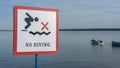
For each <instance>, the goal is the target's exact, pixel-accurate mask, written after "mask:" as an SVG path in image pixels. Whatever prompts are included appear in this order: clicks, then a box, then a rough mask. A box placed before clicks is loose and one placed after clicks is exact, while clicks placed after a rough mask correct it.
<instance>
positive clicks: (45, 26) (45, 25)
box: [41, 22, 48, 30]
mask: <svg viewBox="0 0 120 68" xmlns="http://www.w3.org/2000/svg"><path fill="white" fill-rule="evenodd" d="M41 24H42V25H43V27H42V28H41V30H43V29H44V28H46V30H48V27H47V25H48V22H47V23H46V24H44V23H43V22H41Z"/></svg>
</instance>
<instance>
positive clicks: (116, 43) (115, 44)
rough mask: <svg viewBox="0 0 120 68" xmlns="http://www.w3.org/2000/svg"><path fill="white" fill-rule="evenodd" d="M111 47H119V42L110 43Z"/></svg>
mask: <svg viewBox="0 0 120 68" xmlns="http://www.w3.org/2000/svg"><path fill="white" fill-rule="evenodd" d="M112 47H120V42H116V41H112Z"/></svg>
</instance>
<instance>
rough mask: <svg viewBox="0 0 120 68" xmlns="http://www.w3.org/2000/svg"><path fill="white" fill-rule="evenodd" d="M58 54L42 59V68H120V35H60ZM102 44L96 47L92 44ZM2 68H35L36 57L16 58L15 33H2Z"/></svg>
mask: <svg viewBox="0 0 120 68" xmlns="http://www.w3.org/2000/svg"><path fill="white" fill-rule="evenodd" d="M59 33H60V34H59V54H54V55H39V68H120V48H118V47H115V48H113V47H111V45H110V43H111V41H113V40H114V41H120V31H60V32H59ZM91 39H96V40H103V41H104V43H105V44H104V45H103V46H93V45H91V42H90V40H91ZM0 68H34V55H27V56H13V32H12V31H11V32H0Z"/></svg>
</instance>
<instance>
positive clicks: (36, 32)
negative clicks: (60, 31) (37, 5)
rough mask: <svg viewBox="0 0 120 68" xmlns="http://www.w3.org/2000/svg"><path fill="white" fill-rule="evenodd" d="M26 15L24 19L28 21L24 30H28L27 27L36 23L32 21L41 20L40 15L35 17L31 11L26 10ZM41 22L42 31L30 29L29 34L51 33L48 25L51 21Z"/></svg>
mask: <svg viewBox="0 0 120 68" xmlns="http://www.w3.org/2000/svg"><path fill="white" fill-rule="evenodd" d="M25 15H26V17H25V19H24V21H25V22H26V25H25V27H24V30H22V31H28V30H27V29H29V28H31V25H32V24H34V23H32V22H40V21H39V18H38V17H35V18H33V17H32V16H31V15H30V13H28V12H26V13H25ZM40 24H41V27H40V28H41V29H40V31H31V30H29V31H28V32H29V34H32V35H43V34H44V35H49V34H50V33H51V32H50V31H49V27H48V25H49V22H46V23H44V22H42V21H41V22H40ZM46 31H47V32H46Z"/></svg>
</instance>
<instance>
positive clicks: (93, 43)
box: [91, 39, 104, 45]
mask: <svg viewBox="0 0 120 68" xmlns="http://www.w3.org/2000/svg"><path fill="white" fill-rule="evenodd" d="M91 44H92V45H103V44H104V43H103V41H102V40H98V41H97V40H94V39H92V40H91Z"/></svg>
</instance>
